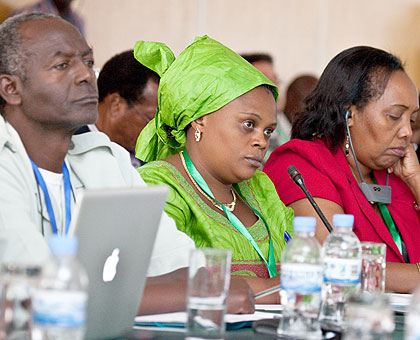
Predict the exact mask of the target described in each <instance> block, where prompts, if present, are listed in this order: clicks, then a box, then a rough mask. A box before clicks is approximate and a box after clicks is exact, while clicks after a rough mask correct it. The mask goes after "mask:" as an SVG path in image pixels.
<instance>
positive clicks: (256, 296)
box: [254, 284, 280, 300]
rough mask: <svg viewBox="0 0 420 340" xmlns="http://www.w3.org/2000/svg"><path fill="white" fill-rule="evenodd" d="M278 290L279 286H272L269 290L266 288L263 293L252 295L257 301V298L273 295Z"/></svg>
mask: <svg viewBox="0 0 420 340" xmlns="http://www.w3.org/2000/svg"><path fill="white" fill-rule="evenodd" d="M279 290H280V285H279V284H278V285H276V286H273V287H271V288H268V289H266V290H263V291H261V292H259V293H257V294H255V295H254V299H255V300H256V299H259V298H261V297H263V296H267V295H270V294H273V293H275V292H278V291H279Z"/></svg>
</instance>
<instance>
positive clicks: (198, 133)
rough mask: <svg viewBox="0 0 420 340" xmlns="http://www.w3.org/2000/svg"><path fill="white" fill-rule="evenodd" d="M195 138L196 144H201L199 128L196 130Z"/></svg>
mask: <svg viewBox="0 0 420 340" xmlns="http://www.w3.org/2000/svg"><path fill="white" fill-rule="evenodd" d="M194 137H195V141H196V142H199V141H200V139H201V131H200V129H199V128H196V129H195V132H194Z"/></svg>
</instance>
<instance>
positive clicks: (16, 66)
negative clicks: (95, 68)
mask: <svg viewBox="0 0 420 340" xmlns="http://www.w3.org/2000/svg"><path fill="white" fill-rule="evenodd" d="M45 18H56V19H60V17H58V16H56V15H53V14H48V13H41V12H29V13H22V14H18V15H15V16H13V17H10V18H8V19H6V20H5V21H4V22H3V23H2V24H1V25H0V74H9V75H16V76H19V77H20V78H21V79H22V80H25V64H26V63H27V59H28V54H27V53H26V51H24V48H23V45H22V39H21V36H20V34H19V27H20V25H21V24H22V23H24V22H27V21H31V20H39V19H45ZM5 104H6V102H5V101H4V99H3V98H2V97H0V112H1V111H2V110H3V108H4V105H5Z"/></svg>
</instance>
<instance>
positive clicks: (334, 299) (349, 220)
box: [320, 214, 362, 332]
mask: <svg viewBox="0 0 420 340" xmlns="http://www.w3.org/2000/svg"><path fill="white" fill-rule="evenodd" d="M353 222H354V216H353V215H346V214H336V215H334V216H333V224H334V230H333V232H332V233H331V234H330V235H329V236H328V237H327V238H326V240H325V242H324V245H323V247H322V258H323V262H324V286H323V301H322V307H321V315H320V320H321V326H322V328H323V329H325V330H332V331H338V332H339V331H341V329H342V327H343V312H344V304H345V303H346V302H347V301H348V299H349V298H350V297H351V296H352V295H354V294H355V293H357V292H358V291H359V289H360V277H361V267H362V249H361V246H360V241H359V239H358V238H357V236H356V235H355V234H354V233H353Z"/></svg>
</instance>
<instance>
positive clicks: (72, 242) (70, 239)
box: [48, 234, 77, 255]
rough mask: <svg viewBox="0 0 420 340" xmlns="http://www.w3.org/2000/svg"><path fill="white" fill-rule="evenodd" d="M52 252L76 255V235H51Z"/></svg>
mask: <svg viewBox="0 0 420 340" xmlns="http://www.w3.org/2000/svg"><path fill="white" fill-rule="evenodd" d="M48 244H49V246H50V249H51V252H52V253H53V254H54V255H74V254H76V252H77V238H76V237H75V236H63V235H55V234H54V235H51V236H50V238H49V239H48Z"/></svg>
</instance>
